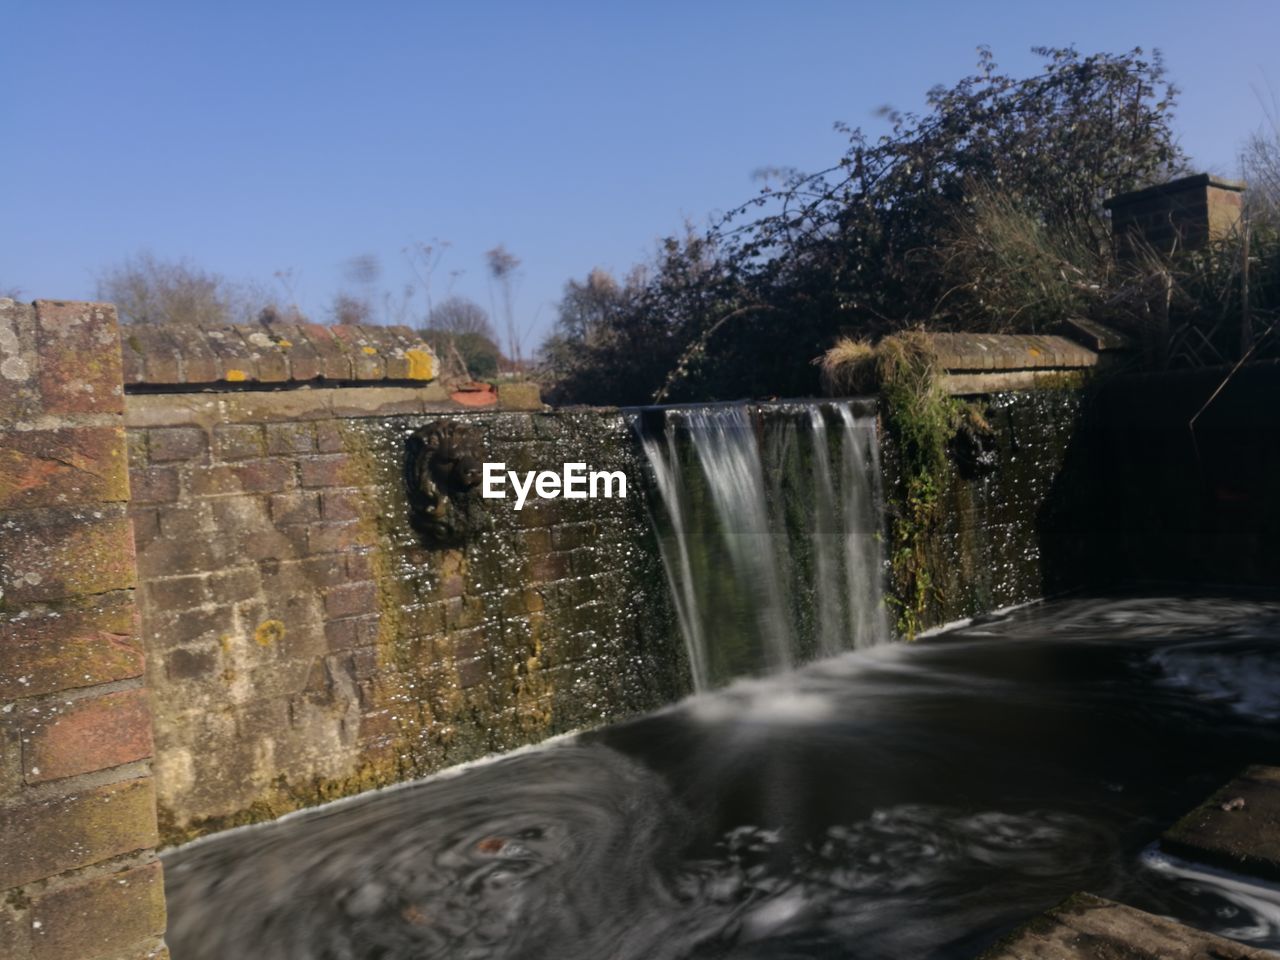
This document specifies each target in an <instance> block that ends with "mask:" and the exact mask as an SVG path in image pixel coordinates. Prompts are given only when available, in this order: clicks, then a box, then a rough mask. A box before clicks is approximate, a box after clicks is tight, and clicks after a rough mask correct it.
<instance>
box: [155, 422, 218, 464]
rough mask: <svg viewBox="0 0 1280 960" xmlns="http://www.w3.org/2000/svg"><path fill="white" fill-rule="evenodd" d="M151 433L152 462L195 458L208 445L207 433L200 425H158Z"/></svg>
mask: <svg viewBox="0 0 1280 960" xmlns="http://www.w3.org/2000/svg"><path fill="white" fill-rule="evenodd" d="M149 433H150V437H149V438H148V446H149V448H150V453H151V462H152V463H163V462H165V461H167V460H194V459H196V458H197V457H200V456H201V455H202V454H203V453H204V452H205V449H206V447H207V446H208V440H207V439H206V437H205V433H204V431H203V430H201V429H200V428H199V427H157V428H155V429H153V430H151V431H149Z"/></svg>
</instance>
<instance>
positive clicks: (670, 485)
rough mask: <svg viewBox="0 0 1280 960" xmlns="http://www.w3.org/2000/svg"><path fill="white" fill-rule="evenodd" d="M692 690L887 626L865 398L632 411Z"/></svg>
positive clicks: (872, 440) (840, 645) (831, 649)
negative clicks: (653, 493)
mask: <svg viewBox="0 0 1280 960" xmlns="http://www.w3.org/2000/svg"><path fill="white" fill-rule="evenodd" d="M634 423H635V427H636V430H637V432H638V434H639V437H640V442H641V445H642V447H643V449H644V453H645V457H646V459H647V461H648V464H649V467H650V468H651V472H652V476H653V479H654V486H655V489H656V491H657V493H658V496H657V498H656V501H657V502H656V503H655V505H654V509H653V510H652V511H651V514H652V519H653V522H654V525H655V528H656V531H657V533H658V542H659V545H660V548H661V553H662V560H663V566H664V568H665V570H666V574H667V579H668V582H669V584H670V587H671V594H672V598H673V602H674V604H675V607H676V611H677V617H678V620H679V623H680V628H681V633H682V635H683V637H684V642H685V646H686V649H687V651H688V656H689V664H690V671H691V674H692V680H693V684H694V688H695V689H696V690H698V691H704V690H707V689H710V688H713V687H716V686H720V685H722V684H724V683H725V682H727V681H728V680H730V679H732V678H734V677H737V676H741V675H744V674H760V673H776V672H780V671H784V670H787V669H790V668H791V667H793V666H795V665H796V664H797V663H801V662H804V661H807V660H811V659H813V658H814V657H817V656H832V655H834V654H837V653H840V652H841V651H844V650H849V649H860V648H864V647H868V646H871V645H873V644H876V643H879V642H881V641H883V640H885V639H886V638H887V637H888V624H887V617H886V616H885V609H884V594H883V584H882V581H883V575H884V558H883V536H882V526H883V510H882V503H881V491H880V479H879V477H880V462H879V450H878V438H877V435H876V420H875V414H874V406H873V405H872V404H871V403H867V402H859V401H843V402H838V403H819V402H810V403H781V404H756V405H752V404H745V403H737V404H723V405H721V404H717V405H704V406H695V407H668V408H652V409H646V410H642V411H640V412H639V413H638V414H637V415H636V418H635V421H634Z"/></svg>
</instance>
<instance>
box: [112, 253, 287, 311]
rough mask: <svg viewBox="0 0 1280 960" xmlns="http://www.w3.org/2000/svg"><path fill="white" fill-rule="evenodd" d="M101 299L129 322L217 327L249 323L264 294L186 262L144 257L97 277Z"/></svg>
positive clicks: (122, 263)
mask: <svg viewBox="0 0 1280 960" xmlns="http://www.w3.org/2000/svg"><path fill="white" fill-rule="evenodd" d="M97 297H98V299H100V300H105V301H109V302H111V303H114V304H115V306H116V310H117V311H118V312H119V314H120V319H121V320H122V321H124V322H125V323H177V324H190V325H200V324H218V323H242V322H246V321H249V320H251V319H252V318H253V317H254V315H255V314H256V313H257V312H258V310H259V309H260V308H261V306H263V300H264V298H263V296H262V293H261V291H258V290H255V289H254V288H252V287H249V286H245V285H242V284H236V283H233V282H231V281H230V280H227V279H226V278H225V277H223V276H221V275H220V274H216V273H210V272H208V271H206V270H202V269H200V268H199V267H196V266H195V265H193V264H191V263H190V262H189V261H187V260H172V261H166V260H160V259H158V258H156V257H154V256H152V255H151V254H150V253H140V254H138V255H137V256H135V257H133V258H131V259H128V260H125V261H123V262H121V263H120V264H118V265H117V266H114V267H111V268H109V269H107V270H105V271H104V272H103V273H102V274H101V275H100V276H99V277H98V284H97Z"/></svg>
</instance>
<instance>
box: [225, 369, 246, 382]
mask: <svg viewBox="0 0 1280 960" xmlns="http://www.w3.org/2000/svg"><path fill="white" fill-rule="evenodd" d="M227 379H228V380H229V381H231V382H232V383H239V382H240V381H241V380H246V379H248V377H247V376H246V374H245V372H244V371H243V370H228V371H227Z"/></svg>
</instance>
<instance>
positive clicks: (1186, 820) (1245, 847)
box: [1160, 766, 1280, 880]
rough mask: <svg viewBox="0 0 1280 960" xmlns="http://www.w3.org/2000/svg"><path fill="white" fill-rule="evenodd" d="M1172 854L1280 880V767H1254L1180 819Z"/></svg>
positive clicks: (1168, 844)
mask: <svg viewBox="0 0 1280 960" xmlns="http://www.w3.org/2000/svg"><path fill="white" fill-rule="evenodd" d="M1160 844H1161V846H1162V847H1164V849H1165V850H1167V851H1168V852H1170V853H1173V854H1176V855H1178V856H1180V857H1185V858H1187V859H1189V860H1196V861H1199V862H1200V863H1206V864H1209V865H1210V866H1215V867H1222V868H1223V869H1226V870H1233V871H1235V872H1237V873H1244V874H1249V875H1250V876H1254V877H1261V878H1263V879H1265V880H1280V767H1264V766H1252V767H1249V768H1248V769H1247V770H1245V771H1244V772H1243V773H1242V774H1241V775H1240V776H1238V777H1237V778H1236V779H1234V780H1232V781H1231V782H1230V783H1228V784H1226V786H1224V787H1222V789H1220V790H1218V791H1217V792H1216V793H1214V794H1213V796H1211V797H1209V798H1208V799H1207V800H1206V801H1205V802H1204V803H1202V804H1200V806H1198V807H1196V808H1195V809H1194V810H1192V811H1191V812H1190V813H1189V814H1187V815H1186V816H1185V817H1183V818H1182V819H1181V820H1179V821H1178V822H1177V823H1176V824H1174V825H1173V826H1172V827H1171V828H1170V829H1169V830H1168V831H1167V832H1166V833H1165V835H1164V836H1163V837H1162V838H1161V839H1160Z"/></svg>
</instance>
